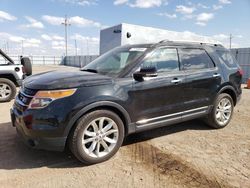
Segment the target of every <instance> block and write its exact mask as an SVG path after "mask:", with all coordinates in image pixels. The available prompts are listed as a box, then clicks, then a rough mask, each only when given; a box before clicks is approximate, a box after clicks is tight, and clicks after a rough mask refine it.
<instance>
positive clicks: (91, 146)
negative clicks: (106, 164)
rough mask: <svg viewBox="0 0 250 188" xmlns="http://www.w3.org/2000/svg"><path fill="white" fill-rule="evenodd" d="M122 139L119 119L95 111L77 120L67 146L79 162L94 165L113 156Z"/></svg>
mask: <svg viewBox="0 0 250 188" xmlns="http://www.w3.org/2000/svg"><path fill="white" fill-rule="evenodd" d="M123 138H124V125H123V122H122V120H121V119H120V117H119V116H118V115H117V114H115V113H113V112H111V111H108V110H97V111H93V112H90V113H88V114H86V115H84V116H83V117H82V118H81V119H79V120H78V122H77V124H76V127H75V130H74V131H73V132H72V135H71V138H70V140H69V146H70V150H71V151H72V153H73V154H74V155H75V156H76V158H77V159H79V160H80V161H81V162H83V163H85V164H95V163H100V162H103V161H106V160H108V159H109V158H111V157H112V156H113V155H115V153H116V152H117V151H118V149H119V148H120V146H121V145H122V142H123Z"/></svg>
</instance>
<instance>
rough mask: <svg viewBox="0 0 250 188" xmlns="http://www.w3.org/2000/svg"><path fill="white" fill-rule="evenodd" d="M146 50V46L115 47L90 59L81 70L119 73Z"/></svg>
mask: <svg viewBox="0 0 250 188" xmlns="http://www.w3.org/2000/svg"><path fill="white" fill-rule="evenodd" d="M146 50H147V49H146V48H116V49H114V50H111V51H109V52H107V53H106V54H104V55H102V56H100V57H99V58H97V59H96V60H94V61H92V62H91V63H90V64H88V65H86V66H85V67H84V68H83V70H86V69H92V70H96V72H98V73H100V74H110V75H114V74H119V73H120V72H121V71H122V70H123V69H124V68H125V67H126V66H128V65H129V64H131V63H132V62H133V61H135V60H136V59H137V58H139V57H140V56H141V55H142V54H143V53H144V52H145V51H146Z"/></svg>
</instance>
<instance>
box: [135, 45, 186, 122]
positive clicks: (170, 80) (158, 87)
mask: <svg viewBox="0 0 250 188" xmlns="http://www.w3.org/2000/svg"><path fill="white" fill-rule="evenodd" d="M141 67H156V69H157V74H158V75H157V77H154V78H145V79H144V81H141V82H139V81H134V84H133V89H132V92H131V95H132V96H131V99H132V100H133V101H132V104H133V107H134V112H135V113H134V114H133V118H132V119H134V122H139V123H140V122H142V123H143V122H144V121H145V122H147V120H149V119H151V120H161V118H162V117H163V116H165V117H166V116H167V115H170V116H169V118H171V117H172V116H171V114H177V115H178V113H179V112H181V111H182V106H183V102H184V101H183V90H182V88H183V85H184V83H185V77H184V72H183V71H180V66H179V60H178V55H177V50H176V49H175V48H158V49H156V50H155V51H154V52H152V54H151V55H150V57H148V58H146V60H144V61H143V63H142V64H141ZM179 117H181V116H180V114H179Z"/></svg>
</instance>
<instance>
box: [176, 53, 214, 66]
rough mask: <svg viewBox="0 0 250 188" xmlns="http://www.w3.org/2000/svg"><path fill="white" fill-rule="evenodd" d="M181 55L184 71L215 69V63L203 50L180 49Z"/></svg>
mask: <svg viewBox="0 0 250 188" xmlns="http://www.w3.org/2000/svg"><path fill="white" fill-rule="evenodd" d="M179 55H180V60H181V64H182V67H183V69H184V70H193V69H207V68H212V67H214V63H213V62H212V60H211V59H210V57H209V56H208V55H207V53H206V51H205V50H203V49H179Z"/></svg>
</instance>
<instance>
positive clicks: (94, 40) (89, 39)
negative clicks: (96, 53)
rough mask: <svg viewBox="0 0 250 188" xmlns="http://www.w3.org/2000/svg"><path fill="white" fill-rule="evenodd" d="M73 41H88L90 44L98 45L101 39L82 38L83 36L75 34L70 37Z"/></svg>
mask: <svg viewBox="0 0 250 188" xmlns="http://www.w3.org/2000/svg"><path fill="white" fill-rule="evenodd" d="M70 39H71V40H79V41H84V42H86V41H88V42H90V43H97V44H99V38H96V37H87V36H82V35H81V34H78V33H76V34H74V35H72V36H71V37H70Z"/></svg>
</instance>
